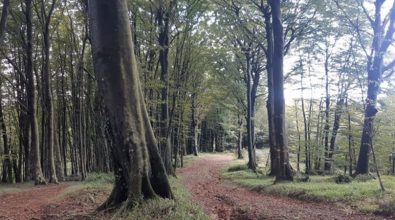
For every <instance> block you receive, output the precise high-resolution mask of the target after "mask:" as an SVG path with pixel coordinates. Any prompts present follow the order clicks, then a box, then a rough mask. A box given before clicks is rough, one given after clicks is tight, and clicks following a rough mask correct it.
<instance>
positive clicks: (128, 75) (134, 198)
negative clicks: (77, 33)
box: [89, 0, 173, 209]
mask: <svg viewBox="0 0 395 220" xmlns="http://www.w3.org/2000/svg"><path fill="white" fill-rule="evenodd" d="M89 18H90V22H91V23H90V25H91V36H92V53H93V60H94V68H95V71H96V74H97V78H98V81H99V91H100V92H101V93H102V95H103V97H104V102H105V105H106V108H107V113H108V118H109V121H110V127H111V128H110V132H111V136H112V138H113V141H114V144H113V148H112V152H113V157H114V160H113V161H114V170H115V185H114V188H113V191H112V193H111V195H110V197H109V198H108V200H107V201H106V202H105V203H104V204H103V205H102V206H101V207H100V208H101V209H103V208H110V207H116V206H119V205H121V204H123V205H124V207H125V208H126V209H129V208H131V207H133V206H134V205H135V204H136V203H139V202H141V201H142V200H144V199H149V198H155V197H157V196H160V197H163V198H172V197H173V195H172V192H171V189H170V185H169V182H168V178H167V173H166V170H165V168H164V165H163V162H162V159H161V157H160V155H159V151H158V147H157V143H156V140H155V137H154V133H153V131H152V128H151V125H150V121H149V118H148V113H147V110H146V106H145V103H144V98H143V93H142V91H141V87H140V82H139V74H138V69H137V63H136V58H135V55H134V52H133V51H134V48H133V47H134V46H133V43H132V33H131V30H130V24H129V19H128V8H127V4H126V0H112V1H108V0H90V1H89Z"/></svg>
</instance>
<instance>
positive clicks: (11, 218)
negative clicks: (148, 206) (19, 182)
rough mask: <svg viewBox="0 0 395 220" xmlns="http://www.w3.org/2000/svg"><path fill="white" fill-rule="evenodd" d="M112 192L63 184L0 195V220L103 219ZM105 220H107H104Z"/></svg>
mask: <svg viewBox="0 0 395 220" xmlns="http://www.w3.org/2000/svg"><path fill="white" fill-rule="evenodd" d="M108 194H109V190H106V189H94V188H84V187H83V186H81V187H79V186H78V185H70V184H66V183H62V184H59V185H47V186H38V187H35V186H34V187H29V188H26V189H22V190H20V191H17V192H10V193H1V194H0V220H63V219H64V220H65V219H68V220H71V219H74V220H76V219H78V220H82V219H83V220H90V219H100V217H101V214H103V213H96V211H95V209H96V207H98V206H99V205H100V204H101V203H102V202H103V201H104V200H105V198H107V196H108ZM103 219H105V218H103Z"/></svg>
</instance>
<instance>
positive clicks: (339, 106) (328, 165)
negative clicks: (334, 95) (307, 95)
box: [325, 94, 345, 173]
mask: <svg viewBox="0 0 395 220" xmlns="http://www.w3.org/2000/svg"><path fill="white" fill-rule="evenodd" d="M344 104H345V97H344V95H343V94H341V95H340V97H339V100H338V101H337V103H336V108H335V119H334V121H333V128H332V135H331V140H330V145H329V149H328V152H327V156H326V158H325V171H326V172H330V173H331V172H332V165H333V154H334V152H335V145H336V137H337V133H338V131H339V128H340V119H341V115H342V113H343V107H344Z"/></svg>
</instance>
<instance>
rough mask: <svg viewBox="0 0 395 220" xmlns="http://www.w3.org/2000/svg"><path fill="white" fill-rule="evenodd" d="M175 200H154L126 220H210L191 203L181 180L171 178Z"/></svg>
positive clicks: (139, 208)
mask: <svg viewBox="0 0 395 220" xmlns="http://www.w3.org/2000/svg"><path fill="white" fill-rule="evenodd" d="M169 180H170V184H171V188H172V190H173V193H174V196H175V200H168V199H154V200H150V201H147V202H146V203H143V204H142V205H140V207H136V208H135V209H133V210H132V212H130V213H129V214H128V216H127V218H125V219H139V220H149V219H161V220H183V219H185V220H208V219H210V218H209V217H208V216H207V215H206V214H204V212H203V210H202V209H201V208H200V207H199V206H198V205H196V204H194V203H193V202H192V201H191V195H190V194H189V192H188V191H187V190H186V188H185V186H184V185H183V183H182V181H181V179H180V178H175V177H170V179H169Z"/></svg>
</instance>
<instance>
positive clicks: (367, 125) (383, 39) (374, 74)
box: [355, 0, 395, 175]
mask: <svg viewBox="0 0 395 220" xmlns="http://www.w3.org/2000/svg"><path fill="white" fill-rule="evenodd" d="M383 4H384V1H382V0H376V1H375V16H374V22H373V24H374V27H373V29H374V35H373V36H374V38H373V44H372V46H373V47H372V55H371V56H370V57H368V58H369V60H368V65H367V70H368V94H367V97H366V104H365V119H364V124H363V130H362V136H361V146H360V151H359V157H358V164H357V168H356V170H355V175H358V174H368V172H369V154H370V151H371V144H372V143H373V136H374V119H375V117H376V114H377V112H378V110H377V107H376V105H377V96H378V93H379V90H380V84H381V81H382V74H383V61H384V55H385V54H386V53H387V52H388V48H389V47H390V45H391V42H392V38H393V35H394V33H395V24H394V23H395V2H394V3H393V4H392V8H391V10H390V14H389V15H390V16H389V17H387V18H388V20H385V21H384V22H388V23H389V25H388V26H389V27H388V28H387V29H386V30H384V29H385V26H386V25H384V24H383V22H382V16H381V10H382V7H383Z"/></svg>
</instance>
